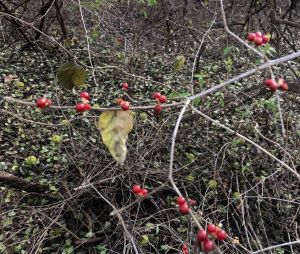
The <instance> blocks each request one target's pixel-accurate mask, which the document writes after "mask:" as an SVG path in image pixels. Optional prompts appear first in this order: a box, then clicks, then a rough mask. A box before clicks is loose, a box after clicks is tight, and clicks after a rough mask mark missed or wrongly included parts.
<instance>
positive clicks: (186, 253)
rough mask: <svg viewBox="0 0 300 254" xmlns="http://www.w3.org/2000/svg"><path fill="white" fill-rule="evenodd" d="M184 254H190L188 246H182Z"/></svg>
mask: <svg viewBox="0 0 300 254" xmlns="http://www.w3.org/2000/svg"><path fill="white" fill-rule="evenodd" d="M182 252H183V254H188V253H189V249H188V246H187V245H186V244H183V245H182Z"/></svg>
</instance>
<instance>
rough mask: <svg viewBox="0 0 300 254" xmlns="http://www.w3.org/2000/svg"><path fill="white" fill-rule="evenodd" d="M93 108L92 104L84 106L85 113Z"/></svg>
mask: <svg viewBox="0 0 300 254" xmlns="http://www.w3.org/2000/svg"><path fill="white" fill-rule="evenodd" d="M91 108H92V106H91V105H90V104H84V111H88V110H90V109H91Z"/></svg>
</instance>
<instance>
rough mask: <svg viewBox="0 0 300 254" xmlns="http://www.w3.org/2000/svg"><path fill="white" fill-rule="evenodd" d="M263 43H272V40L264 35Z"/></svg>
mask: <svg viewBox="0 0 300 254" xmlns="http://www.w3.org/2000/svg"><path fill="white" fill-rule="evenodd" d="M261 38H262V40H263V43H268V42H269V41H270V38H269V37H268V36H266V35H263V36H262V37H261Z"/></svg>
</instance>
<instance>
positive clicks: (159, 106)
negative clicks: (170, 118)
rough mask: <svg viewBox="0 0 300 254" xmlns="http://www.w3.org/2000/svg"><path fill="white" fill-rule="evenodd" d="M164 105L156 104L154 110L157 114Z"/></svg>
mask: <svg viewBox="0 0 300 254" xmlns="http://www.w3.org/2000/svg"><path fill="white" fill-rule="evenodd" d="M162 109H163V108H162V106H161V105H159V104H156V105H155V107H154V112H155V113H156V114H159V113H160V112H161V111H162Z"/></svg>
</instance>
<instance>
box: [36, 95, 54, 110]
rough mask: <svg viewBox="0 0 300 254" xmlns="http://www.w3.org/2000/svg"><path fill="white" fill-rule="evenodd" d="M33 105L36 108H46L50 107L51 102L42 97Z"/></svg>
mask: <svg viewBox="0 0 300 254" xmlns="http://www.w3.org/2000/svg"><path fill="white" fill-rule="evenodd" d="M35 105H36V106H37V107H38V108H47V107H49V106H50V105H52V101H51V100H50V99H47V98H46V97H42V98H39V99H37V100H36V102H35Z"/></svg>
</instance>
